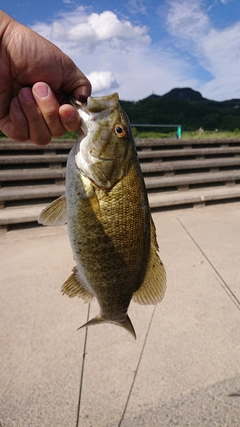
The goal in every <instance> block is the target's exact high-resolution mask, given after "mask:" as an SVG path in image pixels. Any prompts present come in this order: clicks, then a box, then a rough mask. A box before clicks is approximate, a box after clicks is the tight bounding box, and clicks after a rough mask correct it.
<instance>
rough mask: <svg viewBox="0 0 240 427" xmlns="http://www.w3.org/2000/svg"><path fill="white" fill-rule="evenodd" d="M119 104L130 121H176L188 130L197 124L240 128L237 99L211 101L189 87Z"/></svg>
mask: <svg viewBox="0 0 240 427" xmlns="http://www.w3.org/2000/svg"><path fill="white" fill-rule="evenodd" d="M121 105H122V107H123V108H124V110H125V111H126V113H127V114H128V116H129V119H130V121H131V123H137V124H176V125H182V127H183V129H184V130H189V131H194V130H197V129H199V128H200V127H201V128H203V129H205V130H215V129H218V130H228V131H234V130H235V129H239V128H240V99H231V100H229V101H222V102H217V101H211V100H209V99H206V98H203V97H202V95H201V93H200V92H197V91H195V90H193V89H191V88H176V89H172V90H171V91H170V92H168V93H166V94H165V95H163V96H159V95H155V94H153V95H150V96H148V97H147V98H145V99H142V100H140V101H137V102H130V101H121ZM146 130H147V129H146ZM148 130H149V129H148Z"/></svg>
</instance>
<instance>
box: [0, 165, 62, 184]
mask: <svg viewBox="0 0 240 427" xmlns="http://www.w3.org/2000/svg"><path fill="white" fill-rule="evenodd" d="M65 176H66V168H56V169H55V168H36V169H7V170H0V183H1V182H12V181H31V180H41V179H64V178H65Z"/></svg>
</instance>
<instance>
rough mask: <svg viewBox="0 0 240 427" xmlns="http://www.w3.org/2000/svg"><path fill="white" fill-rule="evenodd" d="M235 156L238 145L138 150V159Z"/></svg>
mask: <svg viewBox="0 0 240 427" xmlns="http://www.w3.org/2000/svg"><path fill="white" fill-rule="evenodd" d="M222 155H224V156H226V155H228V156H230V155H232V156H235V155H240V147H217V148H208V147H207V148H187V149H174V150H149V151H146V150H142V151H139V152H138V158H139V159H140V161H141V159H157V158H165V157H171V158H172V157H176V158H178V157H208V156H222Z"/></svg>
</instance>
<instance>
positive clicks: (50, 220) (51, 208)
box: [38, 195, 67, 226]
mask: <svg viewBox="0 0 240 427" xmlns="http://www.w3.org/2000/svg"><path fill="white" fill-rule="evenodd" d="M38 222H39V224H43V225H52V226H53V225H64V224H66V223H67V201H66V197H65V196H64V195H63V196H61V197H59V198H58V199H56V200H54V201H53V202H52V203H50V204H49V205H48V206H47V207H46V208H45V209H43V211H42V212H41V213H40V215H39V217H38Z"/></svg>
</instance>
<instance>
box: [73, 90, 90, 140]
mask: <svg viewBox="0 0 240 427" xmlns="http://www.w3.org/2000/svg"><path fill="white" fill-rule="evenodd" d="M87 100H88V98H87V97H85V96H82V97H79V99H76V98H74V97H73V96H71V97H70V103H71V105H72V106H73V107H75V108H76V110H77V111H78V114H79V116H80V117H81V124H80V129H81V131H82V133H83V135H82V137H81V140H82V139H83V138H85V136H86V135H87V134H88V126H87V122H88V121H89V120H90V112H89V111H88V104H87Z"/></svg>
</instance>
